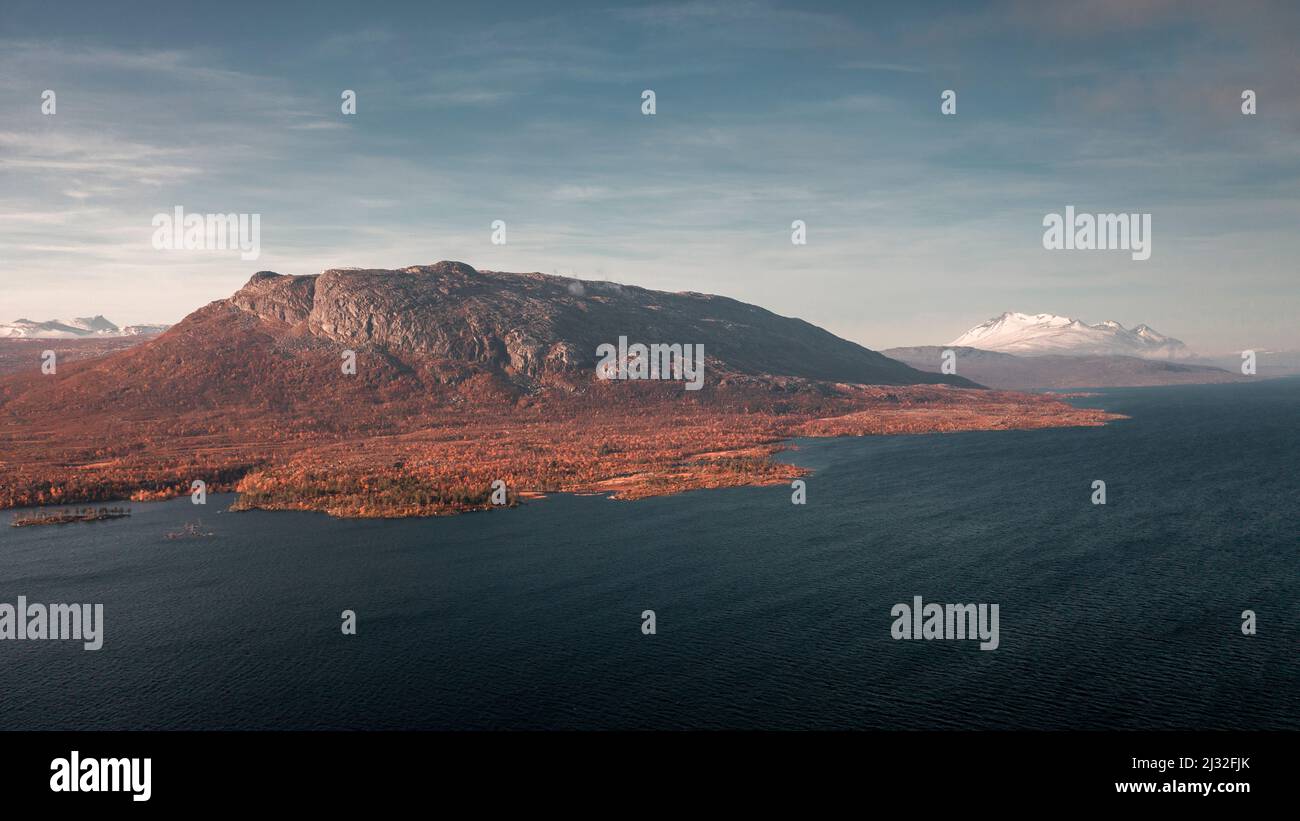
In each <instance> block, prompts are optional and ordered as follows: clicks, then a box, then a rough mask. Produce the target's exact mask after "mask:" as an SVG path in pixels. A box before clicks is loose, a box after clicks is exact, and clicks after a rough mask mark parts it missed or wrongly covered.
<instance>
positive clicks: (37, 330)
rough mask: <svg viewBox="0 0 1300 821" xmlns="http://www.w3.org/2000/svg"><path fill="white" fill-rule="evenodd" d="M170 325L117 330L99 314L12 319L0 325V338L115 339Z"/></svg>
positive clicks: (156, 331) (154, 332)
mask: <svg viewBox="0 0 1300 821" xmlns="http://www.w3.org/2000/svg"><path fill="white" fill-rule="evenodd" d="M169 327H171V326H170V325H128V326H126V327H125V328H119V327H118V326H116V325H114V324H113V323H112V322H110V321H108V320H107V319H105V318H104V317H103V316H101V315H96V316H88V317H78V318H76V319H70V320H62V319H50V320H46V321H44V322H34V321H32V320H30V319H15V320H14V321H13V322H3V323H0V338H13V339H94V338H102V337H118V336H154V335H157V334H160V333H162V332H164V331H166V330H167V329H168V328H169Z"/></svg>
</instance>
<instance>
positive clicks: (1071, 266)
mask: <svg viewBox="0 0 1300 821" xmlns="http://www.w3.org/2000/svg"><path fill="white" fill-rule="evenodd" d="M113 5H114V4H104V3H98V2H95V3H84V4H82V3H57V4H55V3H48V2H41V3H30V2H25V0H6V2H5V12H4V14H3V16H2V17H0V283H2V284H3V298H0V320H6V321H7V320H10V319H14V318H17V317H19V316H25V317H28V318H32V319H48V318H53V317H65V318H66V317H71V316H74V315H75V316H82V315H86V314H92V313H103V314H105V315H107V316H108V317H109V318H111V319H113V320H114V321H116V322H118V323H119V324H129V323H140V322H152V321H162V322H174V321H177V320H178V319H180V318H181V317H182V316H184V315H185V314H187V313H188V312H190V311H191V310H193V309H195V308H197V307H199V306H201V305H203V304H205V303H207V302H209V301H211V300H214V299H220V298H223V297H225V296H228V295H229V294H230V293H231V292H232V291H234V290H235V289H236V288H238V287H239V286H240V285H242V284H243V283H244V282H245V281H246V280H247V279H248V277H249V276H250V275H251V274H252V273H253V272H254V271H256V270H262V269H269V270H276V271H280V272H282V273H316V272H319V271H320V270H323V269H325V268H330V267H340V266H363V267H399V266H405V265H411V264H421V263H428V262H433V261H436V260H439V259H460V260H464V261H466V262H469V263H470V264H472V265H474V266H476V267H480V268H487V269H495V270H507V271H535V270H540V271H545V272H548V273H560V274H565V275H571V276H579V277H583V278H588V279H609V280H613V281H618V282H623V283H629V284H637V285H643V286H646V287H651V288H660V289H666V290H674V291H676V290H691V291H704V292H713V293H722V294H726V295H728V296H733V297H736V298H739V299H743V300H746V301H749V302H755V303H758V304H760V305H763V306H764V307H767V308H770V309H772V310H774V311H776V312H778V313H782V314H786V315H792V316H798V317H802V318H804V319H807V320H809V321H810V322H813V323H815V324H818V325H821V326H823V327H826V328H828V329H829V330H831V331H833V332H835V333H838V334H840V335H842V336H845V337H847V338H850V339H853V340H855V341H857V342H860V343H862V344H864V345H867V346H869V347H874V348H881V347H889V346H892V345H902V344H927V343H943V342H946V341H948V340H949V339H952V338H953V337H955V336H957V335H958V334H959V333H961V332H962V331H963V330H965V329H966V328H967V327H969V326H971V325H974V324H976V323H978V322H981V321H983V320H985V319H987V318H988V317H990V316H994V315H996V314H999V313H1001V312H1003V311H1005V310H1016V311H1025V312H1030V313H1038V312H1053V313H1061V314H1068V315H1072V316H1078V317H1080V318H1083V319H1085V320H1088V321H1091V322H1099V321H1101V320H1103V319H1116V320H1118V321H1120V322H1122V323H1124V324H1125V325H1129V326H1131V325H1134V324H1137V323H1140V322H1145V323H1147V324H1149V325H1151V326H1153V327H1154V328H1156V329H1157V330H1159V331H1161V332H1163V333H1167V334H1171V335H1174V336H1177V337H1180V338H1182V339H1184V340H1185V341H1186V342H1187V343H1188V344H1189V345H1191V346H1192V347H1193V348H1194V349H1197V350H1199V351H1202V352H1205V353H1212V352H1220V351H1229V350H1240V349H1242V348H1259V349H1267V348H1291V349H1294V348H1300V339H1297V332H1296V317H1297V316H1300V299H1298V295H1300V287H1297V281H1298V279H1300V275H1298V273H1297V264H1296V259H1297V251H1300V247H1298V246H1300V230H1297V226H1298V225H1300V186H1298V185H1297V183H1298V182H1300V140H1297V133H1298V131H1300V86H1298V84H1297V82H1296V78H1297V76H1298V75H1300V50H1298V49H1297V48H1296V47H1295V42H1296V36H1297V34H1298V33H1300V7H1296V6H1294V4H1285V3H1277V4H1255V3H1233V4H1223V3H1189V2H1184V3H1173V2H1153V1H1150V0H1148V1H1146V2H1143V0H1082V1H1081V2H1072V3H1060V4H1050V3H1042V2H1033V3H1028V2H1025V3H1021V2H1012V3H997V4H988V5H980V4H973V3H929V4H920V3H917V4H904V3H898V4H880V5H871V4H864V3H849V4H817V3H798V4H793V3H791V4H786V3H775V2H757V1H756V2H688V3H665V4H642V5H620V4H614V3H591V4H588V3H580V2H576V3H575V2H566V3H564V4H553V5H552V4H541V3H492V4H472V3H457V4H443V3H411V4H399V3H381V2H372V3H355V2H352V3H333V2H312V3H257V4H241V3H220V4H193V7H192V8H189V7H188V4H180V3H174V2H173V3H157V4H154V3H130V4H123V5H122V6H121V7H120V8H114V7H113ZM47 88H48V89H53V90H55V92H56V93H57V95H58V97H57V106H58V108H57V113H56V114H55V115H53V116H45V115H42V113H41V110H40V104H41V99H40V95H41V92H42V91H43V90H44V89H47ZM949 88H950V89H954V90H955V91H956V92H957V95H958V97H957V114H956V116H951V117H946V116H943V115H941V114H940V111H939V104H940V93H941V92H942V91H943V90H944V89H949ZM1245 88H1250V89H1253V90H1255V91H1256V93H1257V94H1258V100H1259V103H1258V105H1259V113H1258V114H1257V115H1255V116H1253V117H1247V116H1243V115H1242V114H1241V113H1240V94H1241V91H1242V89H1245ZM343 89H354V90H355V91H356V92H357V95H358V104H357V114H356V115H355V116H344V115H342V113H341V112H340V109H339V106H340V93H341V91H342V90H343ZM643 89H654V90H655V92H656V95H657V113H656V114H655V115H654V116H643V115H642V114H641V110H640V107H641V92H642V90H643ZM177 205H180V206H183V207H184V208H185V209H186V210H187V211H194V212H232V211H234V212H245V213H259V214H261V219H262V238H261V239H262V255H261V258H260V259H258V260H257V261H255V262H245V261H241V260H240V259H239V256H238V254H237V252H222V251H201V252H198V251H196V252H180V251H158V250H155V249H154V248H153V247H152V245H151V242H150V241H151V237H152V233H153V229H152V226H151V222H150V221H151V219H152V217H153V215H154V214H157V213H160V212H170V211H171V210H172V208H173V207H174V206H177ZM1066 205H1074V206H1076V208H1077V209H1079V210H1080V211H1089V212H1120V211H1125V212H1149V213H1151V214H1152V222H1153V230H1154V252H1153V254H1152V257H1151V259H1150V260H1148V261H1145V262H1136V261H1133V260H1131V259H1130V257H1129V255H1128V254H1127V253H1124V252H1119V251H1115V252H1051V251H1046V250H1044V249H1043V247H1042V243H1041V240H1042V233H1043V228H1042V219H1043V216H1044V214H1046V213H1048V212H1059V211H1062V210H1063V209H1064V207H1065V206H1066ZM496 219H501V220H505V221H506V223H507V226H508V228H507V237H508V242H507V244H506V245H505V246H495V245H493V244H491V242H490V235H491V231H490V224H491V222H492V221H493V220H496ZM795 219H802V220H805V221H806V223H807V225H808V244H807V245H806V246H793V245H791V243H790V223H791V221H792V220H795Z"/></svg>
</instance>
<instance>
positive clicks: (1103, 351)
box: [948, 311, 1192, 359]
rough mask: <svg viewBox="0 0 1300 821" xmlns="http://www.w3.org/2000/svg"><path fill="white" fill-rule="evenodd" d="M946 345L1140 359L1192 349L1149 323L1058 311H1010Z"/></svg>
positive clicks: (1028, 353)
mask: <svg viewBox="0 0 1300 821" xmlns="http://www.w3.org/2000/svg"><path fill="white" fill-rule="evenodd" d="M948 345H949V347H966V348H978V349H980V350H982V351H999V352H1002V353H1010V354H1018V355H1024V356H1040V355H1045V354H1059V355H1064V356H1136V357H1139V358H1142V359H1188V358H1191V356H1192V352H1191V351H1189V350H1188V349H1187V346H1186V345H1184V344H1183V343H1182V341H1181V340H1178V339H1174V338H1173V337H1170V336H1165V335H1164V334H1161V333H1158V332H1157V331H1155V330H1154V329H1152V328H1151V327H1149V326H1147V325H1138V326H1137V327H1136V328H1125V327H1124V326H1123V325H1121V324H1119V323H1118V322H1115V321H1114V320H1106V321H1105V322H1101V323H1098V324H1096V325H1089V324H1087V323H1086V322H1083V321H1082V320H1078V319H1073V318H1071V317H1068V316H1058V315H1057V314H1022V313H1014V312H1011V311H1008V312H1007V313H1004V314H1002V316H998V317H994V318H993V319H990V320H989V321H987V322H983V323H981V324H979V325H976V326H975V327H973V328H971V329H970V330H969V331H967V332H966V333H964V334H962V335H961V336H959V337H957V338H956V339H954V340H953V341H951V342H949V343H948Z"/></svg>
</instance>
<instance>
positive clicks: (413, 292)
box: [229, 261, 970, 385]
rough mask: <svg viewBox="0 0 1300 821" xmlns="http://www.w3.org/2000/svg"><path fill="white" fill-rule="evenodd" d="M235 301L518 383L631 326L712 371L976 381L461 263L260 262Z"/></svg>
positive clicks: (736, 318)
mask: <svg viewBox="0 0 1300 821" xmlns="http://www.w3.org/2000/svg"><path fill="white" fill-rule="evenodd" d="M229 302H230V304H232V305H234V306H235V307H237V308H239V309H240V310H242V311H245V312H247V313H249V314H252V315H254V316H256V317H257V318H258V319H260V320H263V321H265V322H268V323H272V324H279V325H287V326H291V327H294V328H296V329H297V330H299V331H300V332H301V333H305V334H307V335H310V336H312V337H316V338H318V339H321V340H329V341H332V342H335V343H339V344H342V345H346V346H350V347H361V346H373V347H375V348H379V349H382V350H383V351H385V352H386V353H388V354H390V355H392V356H394V357H396V358H398V359H401V360H403V361H409V360H426V361H430V362H433V363H450V362H455V363H459V364H461V365H470V366H472V367H474V368H477V369H482V370H486V371H493V372H499V373H501V374H503V375H505V376H507V377H508V378H510V379H511V380H513V381H515V382H516V383H520V382H523V383H530V384H537V383H543V382H546V381H547V380H548V378H550V377H566V378H567V377H574V376H584V375H587V376H589V375H590V374H592V373H594V370H595V365H596V362H597V359H598V357H597V356H596V349H597V347H598V346H600V345H601V344H604V343H611V344H616V343H617V341H618V338H619V337H620V336H625V337H627V338H628V341H629V343H637V342H640V343H643V344H651V343H666V344H682V345H687V344H691V345H694V344H702V345H703V346H704V350H705V354H706V357H707V361H708V367H709V368H710V369H711V370H712V371H713V372H714V373H715V374H743V375H749V376H758V375H773V376H793V377H803V378H808V379H818V380H824V381H833V382H849V383H861V384H882V385H910V384H924V383H940V382H942V383H949V384H957V385H969V384H970V383H968V382H966V380H964V379H961V378H954V377H949V376H943V375H939V374H930V373H923V372H921V371H917V370H914V369H912V368H910V367H908V366H907V365H904V364H902V363H899V362H896V361H894V360H891V359H888V358H887V357H884V356H881V355H880V354H878V353H875V352H874V351H870V350H868V349H866V348H863V347H862V346H860V345H856V344H854V343H852V342H848V341H846V340H843V339H840V338H838V337H836V336H834V335H832V334H830V333H828V332H826V331H824V330H822V329H820V328H817V327H815V326H813V325H810V324H808V323H807V322H803V321H802V320H798V319H790V318H787V317H782V316H777V315H776V314H773V313H771V312H769V311H766V310H763V309H762V308H759V307H757V306H754V305H748V304H745V303H743V302H738V301H736V300H733V299H727V298H725V297H718V296H711V295H708V294H696V293H676V294H672V293H665V292H661V291H651V290H647V289H644V288H636V287H629V286H622V285H616V284H613V283H608V282H592V281H581V280H575V279H569V278H565V277H557V276H549V275H546V274H539V273H532V274H511V273H500V272H494V271H478V270H475V269H474V268H472V267H470V266H469V265H466V264H465V263H463V262H450V261H444V262H439V263H437V264H434V265H423V266H414V267H410V268H404V269H401V270H396V271H388V270H362V269H335V270H329V271H325V272H324V273H321V274H319V275H312V276H284V275H280V274H275V273H272V272H269V271H262V272H259V273H257V274H255V275H254V276H253V278H252V279H251V280H249V282H248V284H247V285H245V286H244V287H243V288H241V289H240V290H239V291H238V292H237V293H236V294H234V296H232V297H231V298H230V300H229ZM584 372H585V374H584Z"/></svg>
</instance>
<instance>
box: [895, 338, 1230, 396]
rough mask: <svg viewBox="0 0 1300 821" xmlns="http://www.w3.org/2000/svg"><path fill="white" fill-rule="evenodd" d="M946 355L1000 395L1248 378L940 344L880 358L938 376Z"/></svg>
mask: <svg viewBox="0 0 1300 821" xmlns="http://www.w3.org/2000/svg"><path fill="white" fill-rule="evenodd" d="M945 350H951V351H953V353H954V355H955V361H956V368H957V373H958V374H959V375H961V376H965V377H967V378H968V379H972V380H974V381H976V382H978V383H980V384H981V385H987V386H988V387H990V388H1000V389H1002V390H1041V389H1045V388H1054V389H1059V388H1121V387H1147V386H1151V385H1183V384H1197V385H1199V384H1208V383H1216V382H1237V381H1241V380H1242V379H1245V378H1246V377H1243V376H1241V375H1240V374H1239V373H1233V372H1231V371H1228V370H1225V369H1223V368H1218V367H1213V366H1209V365H1205V364H1190V363H1187V362H1170V361H1167V360H1159V359H1141V358H1139V357H1136V356H1061V355H1057V354H1040V355H1036V356H1019V355H1016V354H1009V353H1000V352H997V351H984V350H980V349H978V348H967V347H959V346H952V347H949V346H943V345H917V346H914V347H910V348H889V349H887V350H884V351H881V353H883V354H885V356H889V357H892V358H894V359H897V360H898V361H900V362H906V363H907V364H908V365H911V366H912V367H913V368H917V369H919V370H923V371H934V372H936V373H937V372H938V371H939V369H940V368H941V367H942V364H943V352H944V351H945Z"/></svg>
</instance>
